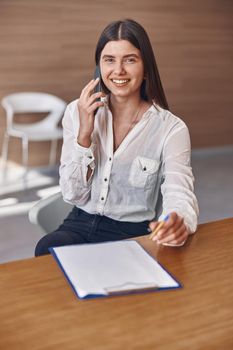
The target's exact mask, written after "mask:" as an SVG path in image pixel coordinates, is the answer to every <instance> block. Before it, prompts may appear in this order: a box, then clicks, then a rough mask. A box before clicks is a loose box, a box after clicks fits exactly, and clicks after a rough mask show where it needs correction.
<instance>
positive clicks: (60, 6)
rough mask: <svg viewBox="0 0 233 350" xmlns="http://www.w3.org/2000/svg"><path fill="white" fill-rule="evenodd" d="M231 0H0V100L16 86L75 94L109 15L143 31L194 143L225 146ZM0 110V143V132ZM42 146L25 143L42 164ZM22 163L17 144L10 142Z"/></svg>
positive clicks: (231, 68) (229, 126) (87, 75)
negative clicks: (131, 21)
mask: <svg viewBox="0 0 233 350" xmlns="http://www.w3.org/2000/svg"><path fill="white" fill-rule="evenodd" d="M232 9H233V1H230V0H221V1H219V0H204V1H203V0H189V1H184V0H172V1H164V0H144V1H141V0H128V1H123V0H108V1H106V0H96V1H86V0H78V1H74V0H66V1H57V0H42V1H40V2H38V1H37V0H2V1H1V2H0V57H1V59H0V76H1V79H0V99H1V98H2V97H3V96H4V95H6V94H9V93H12V92H16V91H44V92H49V93H52V94H55V95H58V96H59V97H61V98H63V99H65V100H66V101H67V102H69V101H71V100H73V99H75V98H77V97H78V96H79V95H80V92H81V89H82V88H83V87H84V85H85V84H86V83H87V82H88V81H89V80H90V79H91V78H92V76H93V72H94V51H95V45H96V42H97V39H98V37H99V34H100V32H101V31H102V30H103V28H104V27H105V26H106V25H107V24H108V23H109V22H110V21H112V20H116V19H121V18H127V17H130V18H133V19H135V20H137V21H139V22H140V23H141V24H142V25H143V26H144V27H145V28H146V30H147V31H148V33H149V36H150V38H151V42H152V46H153V49H154V51H155V54H156V59H157V63H158V66H159V69H160V73H161V78H162V81H163V85H164V89H165V92H166V94H167V99H168V102H169V104H170V107H171V110H172V111H173V113H175V114H176V115H178V116H180V117H181V118H182V119H184V121H185V122H186V123H187V124H188V126H189V128H190V133H191V137H192V145H193V147H206V146H207V147H210V146H219V145H227V144H232V133H233V123H232V112H231V111H232V76H233V75H232V72H233V65H232V32H233V31H232V29H233V25H232V23H233V21H232ZM5 125H6V122H5V117H4V111H3V109H2V108H0V144H1V143H2V135H3V131H4V129H5ZM48 151H49V143H44V144H42V143H37V142H36V143H31V144H30V157H29V162H30V164H32V165H40V164H47V161H48ZM10 159H11V160H15V161H17V162H19V163H20V162H21V145H20V143H19V140H17V139H16V138H14V139H12V142H11V145H10Z"/></svg>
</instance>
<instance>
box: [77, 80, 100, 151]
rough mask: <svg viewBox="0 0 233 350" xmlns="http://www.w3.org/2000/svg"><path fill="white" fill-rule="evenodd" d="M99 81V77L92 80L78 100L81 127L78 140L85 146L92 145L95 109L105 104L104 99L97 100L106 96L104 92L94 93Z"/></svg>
mask: <svg viewBox="0 0 233 350" xmlns="http://www.w3.org/2000/svg"><path fill="white" fill-rule="evenodd" d="M98 83H99V78H97V79H95V80H94V79H93V80H91V81H90V82H89V83H88V84H87V85H86V86H85V87H84V89H83V90H82V92H81V95H80V98H79V101H78V111H79V118H80V127H79V134H78V137H77V141H78V143H79V144H80V145H81V146H83V147H90V144H91V134H92V132H93V129H94V119H95V117H94V111H95V110H96V108H98V107H101V106H103V104H104V103H103V102H102V101H96V99H98V98H100V97H103V96H105V95H104V93H103V92H96V93H93V90H94V88H95V87H96V85H97V84H98Z"/></svg>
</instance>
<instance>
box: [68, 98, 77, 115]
mask: <svg viewBox="0 0 233 350" xmlns="http://www.w3.org/2000/svg"><path fill="white" fill-rule="evenodd" d="M78 100H79V98H76V99H75V100H73V101H71V102H69V103H68V105H67V109H69V111H70V112H74V111H75V110H76V108H77V104H78Z"/></svg>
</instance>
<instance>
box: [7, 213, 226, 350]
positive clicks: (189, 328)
mask: <svg viewBox="0 0 233 350" xmlns="http://www.w3.org/2000/svg"><path fill="white" fill-rule="evenodd" d="M139 241H140V243H141V244H142V245H143V246H144V247H145V248H146V249H147V250H148V251H149V252H150V253H151V254H153V255H154V256H157V258H158V259H159V261H160V262H161V263H162V264H164V265H165V266H166V267H167V268H168V270H169V271H170V272H171V273H173V274H174V275H175V276H176V277H177V278H178V280H180V281H181V282H182V284H183V288H182V289H178V290H170V291H160V292H154V293H145V294H136V295H127V296H118V297H111V298H103V299H92V300H79V299H77V297H76V296H75V294H74V293H73V291H72V289H71V287H70V286H69V284H68V283H67V281H66V280H65V278H64V276H63V274H62V272H61V270H60V268H59V267H58V266H57V264H56V262H55V261H54V259H53V258H52V257H51V256H46V257H41V258H33V259H28V260H21V261H16V262H12V263H7V264H2V265H0V280H1V290H0V307H1V309H0V312H1V321H0V348H1V349H4V350H5V349H7V350H8V349H10V350H14V349H17V350H19V349H23V350H27V349H30V350H34V349H40V350H44V349H62V350H69V349H75V350H77V349H78V350H79V349H82V350H89V349H94V350H105V349H107V350H112V349H121V350H124V349H127V350H128V349H138V350H139V349H140V350H141V349H142V350H147V349H155V350H157V349H164V350H170V349H172V350H176V349H179V350H180V349H184V350H190V349H191V350H198V349H200V350H208V349H218V350H219V349H221V350H228V349H232V348H233V312H232V306H233V282H232V281H233V218H232V219H226V220H222V221H218V222H213V223H208V224H204V225H200V226H199V229H198V233H197V234H196V235H195V236H193V237H192V238H190V240H189V241H188V242H187V244H186V245H185V246H184V247H181V248H169V247H161V249H159V250H158V247H157V246H156V244H155V243H153V242H150V241H149V240H148V239H147V237H143V238H140V239H139Z"/></svg>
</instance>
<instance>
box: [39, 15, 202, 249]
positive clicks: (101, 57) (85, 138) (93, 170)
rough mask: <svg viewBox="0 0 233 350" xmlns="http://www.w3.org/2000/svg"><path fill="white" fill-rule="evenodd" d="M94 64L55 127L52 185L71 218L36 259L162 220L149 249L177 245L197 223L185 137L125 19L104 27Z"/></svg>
mask: <svg viewBox="0 0 233 350" xmlns="http://www.w3.org/2000/svg"><path fill="white" fill-rule="evenodd" d="M95 60H96V65H97V71H98V72H100V76H99V77H98V78H97V79H93V80H91V81H90V82H89V83H88V84H87V85H86V86H85V87H84V88H83V90H82V92H81V95H80V98H79V99H78V100H75V101H73V102H71V103H70V105H69V106H68V107H67V109H66V112H65V115H64V118H63V128H64V142H63V148H62V156H61V166H60V186H61V190H62V193H63V197H64V200H65V201H67V202H69V203H72V204H74V209H73V210H72V212H71V213H70V214H69V215H68V217H67V219H66V220H65V221H64V223H63V224H62V225H61V226H60V227H59V228H58V229H57V230H56V231H55V232H52V233H50V234H48V235H46V236H45V237H43V238H42V239H41V240H40V241H39V243H38V244H37V247H36V255H43V254H48V253H49V250H48V249H49V247H52V246H62V245H68V244H79V243H93V242H103V241H111V240H119V239H125V238H129V237H134V236H138V235H143V234H148V232H149V231H150V230H155V229H156V227H158V225H159V221H160V220H163V218H165V217H166V218H168V219H167V220H166V222H165V223H164V225H163V226H162V228H161V229H160V230H159V231H158V233H157V235H155V237H154V240H155V241H156V242H157V244H166V245H173V246H177V245H182V244H184V242H185V241H186V239H187V237H188V235H189V234H190V233H193V232H195V230H196V226H197V216H198V205H197V201H196V197H195V195H194V192H193V175H192V169H191V166H190V138H189V132H188V129H187V127H186V125H185V124H184V122H183V121H182V120H181V119H180V118H178V117H176V116H174V115H173V114H172V113H171V112H170V111H169V108H168V104H167V101H166V97H165V94H164V91H163V88H162V84H161V80H160V77H159V72H158V68H157V65H156V61H155V57H154V54H153V50H152V47H151V43H150V40H149V38H148V35H147V33H146V32H145V30H144V28H143V27H142V26H141V25H140V24H139V23H137V22H135V21H133V20H130V19H127V20H123V21H116V22H113V23H110V24H109V25H108V26H107V27H106V28H105V29H104V31H103V32H102V34H101V35H100V39H99V41H98V43H97V47H96V53H95ZM98 86H101V91H95V89H96V87H98ZM161 193H162V208H161V202H160V194H161ZM161 211H162V212H161Z"/></svg>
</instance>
